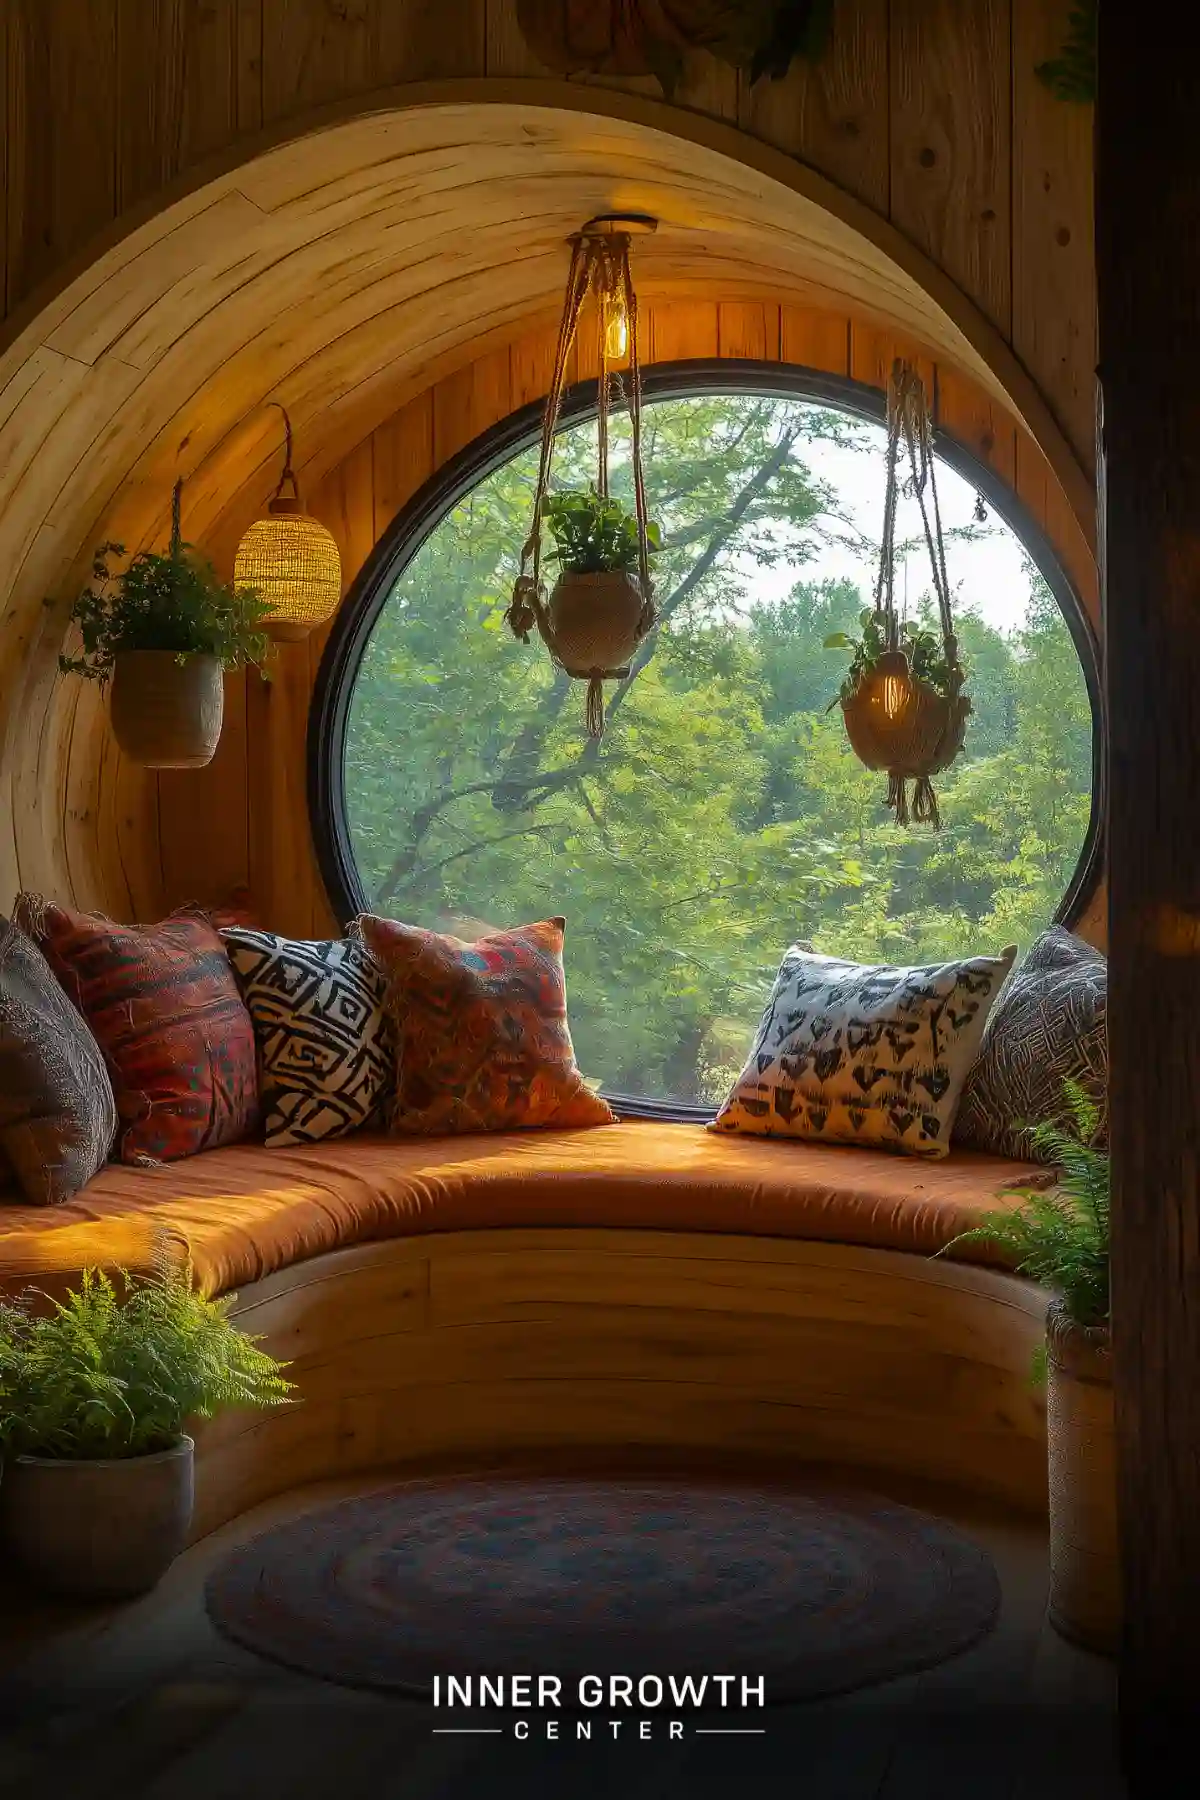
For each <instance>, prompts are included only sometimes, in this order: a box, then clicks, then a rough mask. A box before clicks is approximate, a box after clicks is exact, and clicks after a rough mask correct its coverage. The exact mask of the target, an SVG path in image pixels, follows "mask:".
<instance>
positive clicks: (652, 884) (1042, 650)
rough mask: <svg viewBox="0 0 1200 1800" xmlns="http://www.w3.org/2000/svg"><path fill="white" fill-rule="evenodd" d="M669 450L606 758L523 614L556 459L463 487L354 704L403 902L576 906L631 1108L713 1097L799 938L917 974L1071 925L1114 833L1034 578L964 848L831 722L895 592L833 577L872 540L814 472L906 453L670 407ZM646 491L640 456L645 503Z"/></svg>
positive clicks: (407, 585) (357, 768)
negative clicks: (519, 602)
mask: <svg viewBox="0 0 1200 1800" xmlns="http://www.w3.org/2000/svg"><path fill="white" fill-rule="evenodd" d="M594 442H595V440H594V428H584V427H581V428H575V429H573V430H570V431H567V432H564V433H563V434H562V435H561V437H560V440H559V447H558V453H557V455H556V462H555V476H556V481H557V483H558V484H559V485H560V486H561V487H562V488H563V489H579V488H581V487H583V486H585V485H586V483H587V480H588V478H589V475H590V473H591V471H592V470H593V469H594V455H595V450H594ZM645 442H646V468H647V478H648V489H649V494H648V498H649V504H650V508H651V512H652V515H653V516H654V518H655V519H656V520H657V521H658V523H659V526H660V529H661V534H662V547H661V550H660V552H659V554H658V555H657V556H656V558H655V565H654V578H655V590H656V600H657V605H658V609H659V619H658V624H657V626H656V628H655V630H654V632H653V633H652V634H651V636H650V637H649V638H648V639H647V641H646V642H645V643H644V644H643V646H642V647H641V649H640V650H639V653H638V655H637V657H636V658H635V661H634V664H633V667H632V670H631V673H630V675H629V677H628V679H627V680H625V681H622V682H620V683H615V684H613V685H612V686H611V687H610V688H609V689H608V722H607V729H606V732H605V736H604V737H603V738H602V739H600V740H599V741H595V740H588V739H587V738H586V736H585V734H584V723H583V699H582V690H581V688H580V687H579V686H578V685H577V684H575V683H573V682H571V681H570V680H569V679H568V678H567V677H566V676H564V675H562V674H561V673H559V672H556V671H555V670H554V669H553V667H552V666H551V664H550V661H549V658H548V656H547V655H546V653H545V651H544V649H543V648H542V647H541V646H540V645H539V646H537V647H534V646H533V645H532V644H531V645H529V646H523V645H521V644H519V643H517V642H516V641H515V640H514V639H513V638H512V636H511V633H510V632H509V631H508V629H507V627H506V626H505V624H504V617H503V615H504V610H505V608H506V606H507V605H508V601H509V598H510V595H511V589H512V582H513V579H514V578H515V575H516V573H517V558H518V556H519V552H520V546H521V543H522V541H523V539H524V537H525V535H526V534H527V531H528V526H529V519H530V514H531V511H532V505H533V492H534V484H535V477H536V452H535V451H530V452H528V453H525V454H522V455H521V456H519V457H517V458H516V459H515V460H514V461H512V462H511V463H509V464H507V465H506V466H505V467H503V468H501V469H500V470H498V471H497V472H496V473H494V474H493V475H491V476H489V477H488V478H487V479H486V480H485V481H484V482H482V483H481V484H480V485H479V486H478V487H477V488H476V489H475V490H474V491H473V492H472V493H471V494H470V495H469V496H468V497H467V498H466V499H464V500H463V501H462V502H461V503H460V504H459V505H458V506H457V507H456V508H455V509H454V510H453V511H452V512H451V513H450V514H449V515H448V516H447V518H446V519H445V520H443V522H442V523H441V525H440V526H439V527H438V528H437V529H436V530H435V531H434V532H433V533H432V534H431V535H430V537H429V538H428V539H427V540H426V542H425V544H424V545H423V546H422V547H421V549H420V550H419V551H418V553H417V554H416V556H415V557H414V558H413V560H412V561H411V562H410V564H409V565H408V568H407V569H406V570H405V572H404V573H403V575H402V576H401V577H400V578H399V580H398V581H397V583H396V586H395V588H394V591H393V593H392V595H391V597H390V599H389V602H388V604H387V606H386V607H385V608H384V610H383V613H382V615H381V617H380V619H379V622H378V624H377V626H376V628H375V630H374V632H373V634H372V637H371V640H370V642H369V644H368V646H367V650H366V654H365V656H364V659H363V663H362V667H361V671H360V674H359V678H358V681H357V685H356V688H355V692H354V698H353V702H352V706H351V713H350V719H349V727H348V732H347V743H346V791H347V806H348V814H349V826H350V832H351V838H352V842H353V846H354V851H355V855H356V858H357V862H358V867H359V870H360V873H361V876H362V880H363V885H364V887H365V890H366V894H367V898H368V902H369V904H370V905H371V906H372V907H373V908H375V909H377V910H379V911H382V912H385V913H391V914H392V915H393V916H396V917H401V918H405V919H407V920H410V921H412V922H414V923H417V924H422V925H427V926H431V927H434V928H436V929H440V930H450V931H454V932H456V933H457V934H458V935H461V936H466V937H470V936H472V935H474V934H476V933H477V932H479V931H481V930H484V929H487V928H498V927H502V926H505V925H511V924H515V923H519V922H522V921H525V920H530V919H537V918H545V917H548V916H553V915H556V914H560V913H562V914H565V915H566V918H567V946H566V959H567V976H568V992H569V998H570V1010H571V1021H572V1029H573V1033H574V1037H575V1043H576V1049H577V1051H578V1054H579V1059H580V1063H581V1065H582V1067H583V1068H584V1071H585V1073H586V1074H587V1075H588V1076H589V1077H590V1078H594V1079H595V1080H597V1081H600V1082H602V1083H603V1085H604V1086H605V1087H606V1089H608V1090H609V1091H612V1092H618V1093H627V1094H643V1095H653V1096H658V1097H672V1098H675V1099H677V1100H683V1101H691V1102H703V1103H712V1102H714V1101H715V1100H717V1099H719V1098H720V1097H721V1096H722V1094H723V1093H724V1091H725V1088H726V1087H727V1085H728V1082H729V1080H730V1079H731V1078H732V1076H733V1075H734V1074H735V1073H736V1072H737V1069H738V1068H740V1066H741V1061H742V1058H743V1056H744V1054H745V1051H746V1047H747V1044H748V1042H749V1040H750V1037H751V1035H752V1033H753V1029H754V1026H755V1024H756V1023H757V1020H758V1016H759V1012H760V1010H761V1006H762V1003H763V1000H764V997H765V994H766V992H767V991H768V989H769V987H770V983H771V980H772V978H773V976H774V973H775V970H776V968H777V966H778V962H779V958H780V956H781V955H782V953H783V951H784V950H785V949H786V948H787V946H788V945H789V944H791V943H793V942H795V941H796V940H797V939H799V938H808V939H811V940H813V941H814V942H815V943H816V944H817V946H818V948H820V949H824V950H827V951H830V952H832V953H835V954H839V955H847V956H851V957H854V958H858V959H862V960H867V961H871V960H880V961H898V962H915V961H931V960H937V959H939V958H941V957H945V956H952V955H957V954H960V953H962V952H964V951H968V950H969V951H978V950H992V949H996V948H999V947H1000V946H1001V945H1003V944H1006V943H1010V942H1014V941H1017V942H1025V941H1027V940H1028V939H1029V938H1030V937H1031V936H1032V935H1033V934H1035V933H1036V932H1037V931H1038V930H1040V929H1041V928H1043V927H1044V926H1045V924H1046V923H1047V922H1048V921H1049V919H1050V917H1051V916H1052V914H1053V912H1054V909H1055V907H1056V906H1057V904H1058V901H1059V899H1060V898H1061V895H1062V892H1063V889H1064V887H1065V885H1066V883H1067V881H1068V880H1069V878H1070V875H1071V872H1072V870H1073V868H1074V865H1075V862H1076V859H1077V857H1078V854H1079V850H1080V846H1081V844H1082V842H1083V837H1084V834H1085V831H1086V828H1087V821H1088V815H1089V810H1090V782H1091V719H1090V713H1089V706H1088V699H1087V693H1086V688H1085V684H1084V680H1083V675H1082V670H1081V668H1080V665H1079V661H1078V658H1077V656H1076V653H1075V650H1074V646H1073V645H1072V643H1071V639H1070V634H1069V632H1068V631H1067V628H1066V625H1065V623H1064V621H1063V619H1062V616H1061V614H1060V613H1059V611H1058V608H1057V606H1056V604H1055V602H1054V600H1053V598H1052V596H1051V595H1050V593H1049V591H1048V590H1047V589H1046V588H1045V585H1044V583H1042V581H1041V580H1040V577H1038V576H1037V575H1036V572H1035V571H1034V570H1033V568H1032V565H1030V569H1029V580H1030V602H1029V607H1028V613H1027V618H1026V621H1025V624H1024V626H1023V627H1022V628H1021V629H1020V630H1018V631H1016V632H1014V633H1011V634H1008V635H1005V634H1003V633H1001V632H999V631H997V630H995V629H994V628H993V627H992V626H990V625H989V624H987V623H986V622H985V621H984V620H982V619H980V618H977V617H974V616H971V615H967V616H964V617H963V618H962V619H961V620H960V621H959V637H960V645H961V648H962V651H963V653H964V655H965V658H966V660H967V663H968V671H969V680H968V692H970V693H971V695H972V698H973V702H974V712H973V715H972V722H971V726H970V728H969V733H968V745H967V751H968V753H967V755H966V756H965V757H964V758H962V759H961V760H960V761H959V762H958V763H957V764H955V766H954V768H953V769H952V770H951V771H950V772H949V773H948V774H947V775H945V776H943V777H941V778H940V779H939V798H940V799H941V800H942V812H943V819H944V828H943V830H942V831H941V832H940V833H938V834H929V833H925V832H920V831H912V832H904V831H902V830H900V829H898V828H897V827H896V825H895V824H894V823H893V822H892V820H891V815H890V814H889V813H888V812H887V810H886V808H885V806H884V804H883V800H884V790H885V786H886V783H885V782H884V781H883V779H882V778H881V777H880V776H879V775H878V774H872V773H870V772H869V771H867V770H865V769H863V768H862V767H861V765H860V764H859V763H858V762H857V761H856V759H855V758H854V756H853V754H852V753H851V751H850V749H849V746H848V744H847V743H846V738H845V732H844V730H843V727H842V721H841V715H840V712H838V711H837V709H836V707H835V708H834V710H833V711H830V710H829V707H830V702H831V700H833V699H834V697H835V696H836V694H837V691H838V686H839V683H840V681H841V678H842V675H843V673H844V667H845V653H844V652H836V651H829V650H826V649H824V648H823V644H824V641H825V639H826V638H827V637H829V636H831V635H833V634H835V633H837V632H854V631H856V630H857V629H858V619H859V614H860V612H861V610H862V608H863V606H864V604H866V603H867V602H868V601H869V595H867V596H864V594H863V593H862V592H861V591H860V590H859V588H858V587H857V586H856V585H855V584H854V583H853V582H850V581H845V580H836V581H831V580H814V579H807V580H806V579H805V578H804V568H805V564H806V562H811V560H812V559H813V557H814V556H815V555H817V554H818V553H819V551H820V549H821V546H822V544H823V543H825V542H827V541H829V540H831V539H839V540H847V539H853V527H852V525H851V524H850V523H849V522H848V521H847V520H845V519H843V518H842V517H841V516H840V514H839V506H838V496H837V495H836V493H834V492H832V491H831V490H830V489H829V487H828V486H827V485H825V484H823V483H822V482H821V480H820V479H819V478H818V476H817V474H816V473H814V471H815V470H816V469H818V468H819V467H820V452H821V446H822V444H823V443H833V444H836V445H838V446H839V447H841V448H843V449H846V448H848V449H851V450H853V449H862V450H863V451H864V452H866V451H867V450H872V451H873V452H874V453H875V454H876V455H877V454H878V449H877V443H878V438H877V435H876V436H874V437H872V436H870V435H869V434H868V433H866V432H865V431H864V428H862V427H860V426H859V425H857V424H856V423H855V422H853V421H852V420H850V419H849V418H847V417H846V416H845V415H843V414H841V413H840V412H837V411H833V410H828V409H824V408H820V407H816V406H813V405H809V404H801V403H799V402H796V401H790V400H780V399H774V398H766V397H760V396H737V397H730V396H728V395H726V396H721V397H712V398H706V399H699V400H673V401H664V402H659V403H656V404H654V405H652V406H649V407H648V408H647V410H646V415H645ZM628 474H629V470H628V454H627V444H625V443H624V440H622V439H621V438H619V437H618V439H617V441H616V444H615V446H614V474H613V487H614V491H615V492H617V493H619V494H622V495H623V496H624V498H625V500H626V502H627V503H628V501H629V499H630V497H631V496H630V484H629V480H628ZM780 568H783V569H787V570H789V571H790V570H795V571H796V573H797V576H798V579H797V580H796V581H795V583H794V585H793V586H792V587H791V590H790V592H789V593H787V595H786V597H785V598H783V599H782V600H779V601H774V602H771V603H769V604H764V603H762V602H761V600H760V599H757V598H756V588H757V587H759V586H760V582H761V572H762V571H764V570H766V571H769V570H775V569H780ZM776 585H778V584H776ZM924 610H925V612H926V613H927V611H928V608H927V607H926V608H925V609H924ZM916 611H917V613H918V614H919V613H920V611H921V609H920V608H918V609H916Z"/></svg>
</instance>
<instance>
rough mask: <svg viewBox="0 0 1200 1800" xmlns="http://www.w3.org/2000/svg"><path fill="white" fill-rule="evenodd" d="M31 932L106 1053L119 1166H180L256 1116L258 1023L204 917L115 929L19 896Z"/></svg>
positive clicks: (92, 916)
mask: <svg viewBox="0 0 1200 1800" xmlns="http://www.w3.org/2000/svg"><path fill="white" fill-rule="evenodd" d="M14 916H15V917H16V918H18V920H19V922H20V924H21V925H22V926H23V927H24V928H25V930H26V931H28V933H29V935H30V936H31V937H32V938H34V939H35V941H36V942H37V943H38V945H39V946H40V948H41V950H42V954H43V955H44V956H45V958H46V961H47V962H48V963H49V964H50V967H51V968H52V969H53V971H54V973H55V974H56V975H57V977H58V979H59V981H60V982H61V983H62V985H63V987H64V988H65V989H66V991H67V994H68V996H69V998H70V999H71V1000H72V1001H73V1002H74V1003H75V1006H76V1007H77V1008H78V1010H79V1011H80V1012H81V1013H82V1014H83V1016H84V1018H85V1019H86V1021H87V1023H88V1025H89V1026H90V1027H91V1030H92V1035H93V1037H94V1038H95V1040H96V1042H97V1043H98V1044H99V1046H100V1048H101V1050H102V1051H103V1053H104V1060H105V1062H106V1064H107V1065H108V1072H109V1075H110V1077H111V1079H112V1086H113V1093H114V1095H115V1097H116V1102H117V1114H118V1117H119V1118H120V1122H121V1130H120V1135H119V1138H118V1143H117V1155H118V1157H119V1159H120V1161H122V1162H126V1163H142V1162H146V1161H151V1162H175V1161H177V1160H178V1159H179V1158H181V1157H184V1156H195V1155H196V1154H197V1153H198V1152H199V1151H201V1150H215V1149H216V1148H217V1146H218V1145H220V1144H236V1143H237V1142H238V1141H239V1140H240V1139H241V1138H244V1137H247V1136H248V1135H249V1134H250V1133H251V1132H252V1131H253V1130H254V1129H255V1127H256V1126H257V1123H258V1077H257V1073H256V1070H255V1057H254V1028H253V1026H252V1025H251V1023H250V1015H249V1013H248V1012H247V1011H246V1008H245V1006H244V1005H243V1004H242V997H241V995H240V994H239V993H238V990H237V983H236V981H235V980H234V978H233V970H232V969H231V968H230V966H229V958H228V957H227V956H226V954H225V946H224V944H223V943H222V942H221V938H220V934H219V933H218V932H216V931H214V930H213V927H212V926H211V925H210V924H209V923H208V921H207V919H205V918H204V917H203V916H202V915H201V914H199V913H189V912H182V913H173V914H172V915H171V917H170V918H169V919H164V920H162V922H161V923H160V924H157V925H118V924H117V923H116V922H115V921H114V920H113V919H106V918H104V917H102V916H101V915H100V914H97V913H79V912H72V911H71V910H70V909H69V908H67V907H65V906H53V905H50V904H49V903H48V902H46V901H44V900H42V899H40V898H39V897H38V896H37V895H30V894H21V895H20V896H19V897H18V899H17V904H16V908H15V909H14Z"/></svg>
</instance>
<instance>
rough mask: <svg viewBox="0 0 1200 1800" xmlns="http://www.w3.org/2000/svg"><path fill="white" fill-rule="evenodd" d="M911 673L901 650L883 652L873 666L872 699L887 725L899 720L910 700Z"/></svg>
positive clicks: (911, 689) (911, 690)
mask: <svg viewBox="0 0 1200 1800" xmlns="http://www.w3.org/2000/svg"><path fill="white" fill-rule="evenodd" d="M912 692H913V686H912V672H911V670H910V669H909V666H908V658H907V656H905V654H904V652H903V650H885V651H884V653H883V655H882V656H881V657H879V658H878V660H877V661H876V664H875V669H874V675H873V693H872V699H873V700H875V702H876V703H877V705H879V706H880V707H881V708H882V710H883V716H884V718H885V719H886V720H887V721H888V723H889V725H890V724H892V723H893V722H894V721H895V720H896V719H898V718H900V716H901V715H902V713H903V712H904V711H905V709H906V708H907V706H908V703H909V701H910V700H911V698H912Z"/></svg>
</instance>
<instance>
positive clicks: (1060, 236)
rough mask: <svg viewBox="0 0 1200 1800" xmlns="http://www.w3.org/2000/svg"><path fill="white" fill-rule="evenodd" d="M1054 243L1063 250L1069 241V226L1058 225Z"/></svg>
mask: <svg viewBox="0 0 1200 1800" xmlns="http://www.w3.org/2000/svg"><path fill="white" fill-rule="evenodd" d="M1054 241H1055V243H1056V244H1060V245H1061V246H1062V248H1063V249H1064V250H1065V249H1066V247H1067V245H1068V244H1069V243H1070V241H1071V228H1070V226H1069V225H1060V226H1059V228H1058V230H1057V231H1056V232H1055V234H1054Z"/></svg>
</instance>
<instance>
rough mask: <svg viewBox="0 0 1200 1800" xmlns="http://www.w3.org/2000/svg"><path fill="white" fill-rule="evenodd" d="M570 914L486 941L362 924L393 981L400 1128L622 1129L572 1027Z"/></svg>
mask: <svg viewBox="0 0 1200 1800" xmlns="http://www.w3.org/2000/svg"><path fill="white" fill-rule="evenodd" d="M565 925H566V921H565V919H544V920H542V921H541V923H540V924H536V925H521V926H518V927H517V928H516V929H515V930H513V931H496V932H491V933H489V935H488V936H486V937H481V938H479V939H478V940H477V941H476V942H475V943H472V944H468V943H464V942H463V941H462V939H461V938H455V937H445V936H443V935H442V934H441V933H440V932H436V931H423V930H421V929H419V928H418V927H417V926H415V925H401V924H399V923H397V921H396V920H394V919H379V918H375V917H373V916H372V915H371V914H366V915H364V916H363V917H362V918H361V919H360V920H359V921H358V930H359V931H360V932H361V934H362V937H363V941H364V942H365V944H366V945H367V948H368V949H369V950H370V951H371V953H372V954H373V955H374V956H375V957H376V959H377V960H378V961H379V962H380V963H381V964H382V966H383V969H384V972H385V974H386V975H387V980H388V1008H389V1011H390V1012H391V1015H392V1017H393V1019H394V1020H395V1023H396V1032H397V1039H398V1048H399V1067H398V1070H397V1077H396V1093H395V1100H394V1104H393V1107H392V1111H391V1125H392V1129H393V1130H394V1131H397V1132H405V1133H412V1134H414V1135H419V1136H428V1137H432V1136H440V1135H450V1134H452V1133H457V1132H470V1131H513V1130H517V1129H521V1128H527V1127H532V1126H547V1125H548V1126H555V1127H559V1128H562V1129H566V1128H567V1127H569V1126H584V1125H612V1124H615V1123H616V1115H615V1114H614V1113H613V1111H612V1110H611V1108H610V1107H609V1106H608V1105H607V1103H606V1102H605V1101H603V1100H602V1099H601V1098H600V1096H599V1095H598V1094H594V1093H593V1092H592V1090H591V1089H590V1088H589V1087H588V1085H587V1083H586V1082H585V1081H584V1079H583V1076H582V1075H581V1074H580V1072H579V1066H578V1064H577V1063H576V1061H575V1050H574V1046H573V1045H572V1043H571V1032H570V1028H569V1026H568V1024H567V994H566V982H565V980H564V976H563V956H562V950H563V930H564V927H565Z"/></svg>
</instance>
